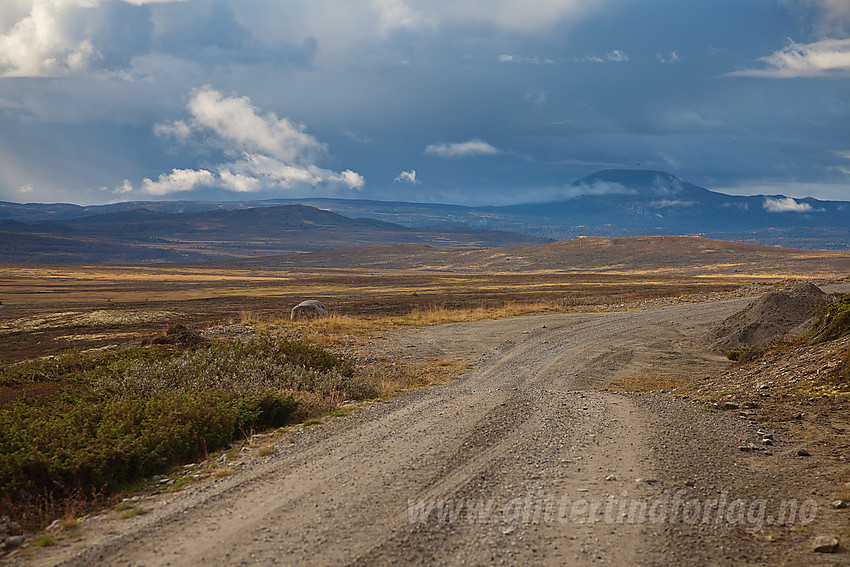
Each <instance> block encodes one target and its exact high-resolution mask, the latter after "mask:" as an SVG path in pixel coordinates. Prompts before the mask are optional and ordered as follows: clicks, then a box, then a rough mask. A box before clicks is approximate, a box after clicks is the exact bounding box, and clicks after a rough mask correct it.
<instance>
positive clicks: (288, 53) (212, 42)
mask: <svg viewBox="0 0 850 567" xmlns="http://www.w3.org/2000/svg"><path fill="white" fill-rule="evenodd" d="M605 168H640V169H655V170H662V171H667V172H669V173H672V174H674V175H677V176H679V177H681V178H683V179H686V180H688V181H691V182H693V183H696V184H698V185H702V186H705V187H709V188H712V189H718V190H723V191H726V192H730V193H740V194H749V193H763V194H776V193H782V194H786V195H790V196H793V197H801V196H807V195H811V196H815V197H819V198H832V199H842V200H850V1H848V0H746V1H741V0H688V1H682V0H344V1H343V0H182V1H174V0H2V2H0V200H6V201H18V202H25V201H26V202H33V201H34V202H57V201H62V202H73V203H81V204H90V203H105V202H113V201H120V200H139V199H143V200H148V199H259V198H274V197H302V196H338V197H351V198H379V199H395V200H407V201H442V202H452V203H461V204H488V203H494V204H503V203H511V202H521V201H541V200H548V199H554V198H558V197H559V196H564V195H568V194H569V189H568V188H567V186H568V185H569V184H570V183H571V182H572V181H574V180H576V179H578V178H580V177H582V176H585V175H588V174H590V173H593V172H595V171H597V170H600V169H605Z"/></svg>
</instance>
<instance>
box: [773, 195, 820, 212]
mask: <svg viewBox="0 0 850 567" xmlns="http://www.w3.org/2000/svg"><path fill="white" fill-rule="evenodd" d="M764 210H766V211H767V212H769V213H807V212H809V211H811V210H812V206H811V205H810V204H808V203H798V202H797V201H795V200H794V199H792V198H791V197H782V198H778V199H771V198H770V197H768V198H766V199H765V200H764Z"/></svg>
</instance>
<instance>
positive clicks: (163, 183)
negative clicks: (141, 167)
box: [142, 169, 215, 196]
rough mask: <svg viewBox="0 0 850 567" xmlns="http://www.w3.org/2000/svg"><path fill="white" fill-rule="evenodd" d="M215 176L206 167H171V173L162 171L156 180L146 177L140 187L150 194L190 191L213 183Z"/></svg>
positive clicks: (160, 194) (158, 194)
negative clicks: (196, 168)
mask: <svg viewBox="0 0 850 567" xmlns="http://www.w3.org/2000/svg"><path fill="white" fill-rule="evenodd" d="M214 181H215V176H214V175H213V174H212V173H210V172H209V171H207V170H206V169H198V170H195V169H173V170H171V173H163V174H162V175H160V176H159V178H157V180H156V181H153V180H151V179H148V178H147V177H146V178H145V179H144V180H143V181H142V188H143V189H144V190H145V192H146V193H150V194H151V195H157V196H162V195H168V194H171V193H178V192H181V191H192V190H193V189H196V188H198V187H200V186H210V185H213V183H214Z"/></svg>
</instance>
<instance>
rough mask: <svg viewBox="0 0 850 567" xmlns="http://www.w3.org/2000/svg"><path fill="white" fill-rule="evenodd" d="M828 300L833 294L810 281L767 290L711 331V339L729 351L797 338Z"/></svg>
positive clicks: (715, 346)
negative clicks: (783, 288)
mask: <svg viewBox="0 0 850 567" xmlns="http://www.w3.org/2000/svg"><path fill="white" fill-rule="evenodd" d="M829 301H830V296H829V295H828V294H826V293H825V292H824V291H823V290H821V289H820V288H819V287H818V286H816V285H815V284H813V283H811V282H800V283H796V284H794V285H793V287H791V288H790V289H788V290H784V291H773V292H770V293H766V294H764V295H762V296H761V297H759V298H758V299H756V300H755V301H753V302H752V303H751V304H750V305H748V306H747V307H746V308H745V309H743V310H742V311H739V312H738V313H735V314H734V315H731V316H730V317H728V318H726V319H725V320H724V321H723V322H721V323H720V324H718V325H717V326H716V327H715V328H714V329H712V330H711V331H709V333H708V336H707V339H708V343H709V344H710V345H711V346H712V347H713V348H714V349H716V350H718V351H720V352H727V351H730V350H733V349H736V348H745V347H751V348H759V347H764V346H767V345H769V344H770V343H771V342H773V341H774V340H777V339H795V338H797V337H799V336H800V335H801V334H803V333H804V332H805V331H806V330H807V329H808V328H809V327H810V326H811V325H812V323H813V322H814V319H815V318H817V317H818V316H819V315H820V314H821V313H823V308H824V306H825V305H827V303H829Z"/></svg>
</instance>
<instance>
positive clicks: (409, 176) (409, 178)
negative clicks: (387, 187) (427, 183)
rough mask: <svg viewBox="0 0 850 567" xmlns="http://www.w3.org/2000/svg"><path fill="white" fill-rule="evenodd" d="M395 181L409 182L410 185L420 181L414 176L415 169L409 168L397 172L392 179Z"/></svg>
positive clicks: (417, 183)
mask: <svg viewBox="0 0 850 567" xmlns="http://www.w3.org/2000/svg"><path fill="white" fill-rule="evenodd" d="M393 181H395V182H396V183H409V184H410V185H419V184H420V183H422V182H421V181H419V180H418V179H417V178H416V170H415V169H411V170H410V171H402V172H401V173H399V174H398V175H397V176H396V178H395V179H393Z"/></svg>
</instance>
